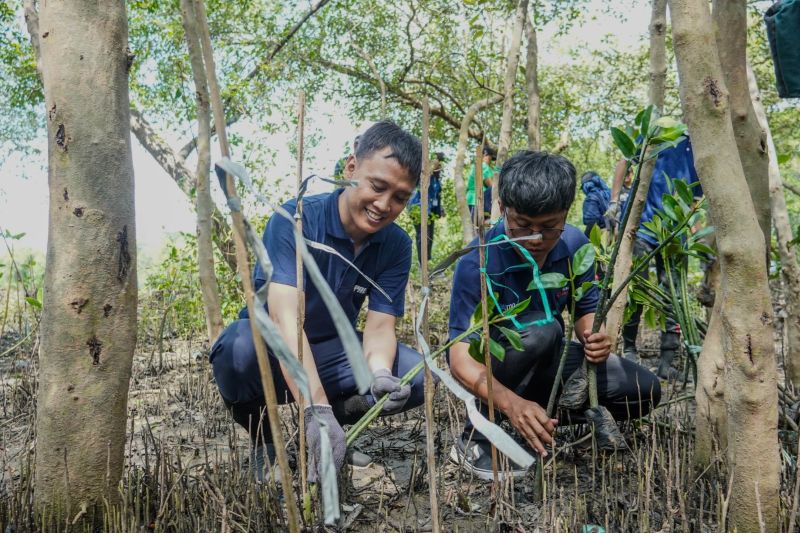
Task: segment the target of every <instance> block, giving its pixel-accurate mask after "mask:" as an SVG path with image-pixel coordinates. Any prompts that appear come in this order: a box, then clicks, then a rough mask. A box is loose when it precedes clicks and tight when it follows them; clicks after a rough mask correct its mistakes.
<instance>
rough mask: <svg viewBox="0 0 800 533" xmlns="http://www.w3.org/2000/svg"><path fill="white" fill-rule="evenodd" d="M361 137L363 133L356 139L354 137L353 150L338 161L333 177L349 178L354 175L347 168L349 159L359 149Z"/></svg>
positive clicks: (338, 178) (339, 178) (337, 178)
mask: <svg viewBox="0 0 800 533" xmlns="http://www.w3.org/2000/svg"><path fill="white" fill-rule="evenodd" d="M360 139H361V135H356V137H355V139H353V152H352V153H350V154H348V155H346V156H344V157H343V158H341V159H339V160H338V161H337V162H336V166H335V167H333V179H336V180H349V179H351V178H352V177H353V175H352V172H348V170H347V161H348V159H350V158H351V157H352V156H353V154H355V153H356V152H357V151H358V141H359V140H360Z"/></svg>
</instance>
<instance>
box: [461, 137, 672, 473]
mask: <svg viewBox="0 0 800 533" xmlns="http://www.w3.org/2000/svg"><path fill="white" fill-rule="evenodd" d="M499 182H500V185H499V187H500V190H499V193H500V208H501V212H502V213H503V216H502V219H501V221H500V222H499V223H498V224H497V225H495V226H494V227H493V228H492V229H491V230H489V231H488V233H487V235H486V240H487V242H491V241H493V240H495V239H500V240H503V239H504V238H518V237H529V238H530V239H528V240H522V241H518V242H516V243H509V242H504V243H502V244H497V245H494V246H490V247H487V248H486V254H487V258H488V259H487V262H486V269H485V271H486V276H487V278H488V280H489V281H490V283H491V287H492V289H493V291H495V292H496V293H497V295H496V302H492V301H491V300H490V302H492V304H493V305H496V307H498V308H499V309H497V310H498V311H501V312H502V311H504V310H506V309H508V308H510V307H513V306H514V305H516V304H517V303H519V302H521V301H523V300H525V299H526V298H529V297H530V298H531V302H530V304H529V306H528V307H527V309H525V311H524V312H523V313H521V315H520V316H517V317H516V321H517V322H516V324H514V326H512V324H511V323H507V324H506V325H507V326H508V327H516V328H517V329H518V331H519V333H520V335H521V337H522V343H523V347H524V349H523V350H521V351H519V350H516V349H514V348H513V347H512V346H511V345H510V344H509V343H508V341H507V340H506V339H505V338H504V336H503V335H502V334H501V332H500V331H499V330H494V329H493V330H492V332H491V336H492V338H493V339H495V340H497V341H498V342H500V343H501V344H503V346H504V348H505V358H504V359H503V360H502V361H500V360H499V359H496V358H492V372H493V377H492V395H493V402H494V407H495V409H496V410H497V411H499V413H498V417H500V418H503V417H504V418H507V419H508V421H509V422H510V423H511V425H512V426H513V427H514V429H515V430H516V431H517V432H518V433H519V435H520V436H521V437H522V438H524V440H525V441H526V442H527V443H528V444H529V445H530V446H531V448H532V449H534V450H535V451H536V452H538V453H539V454H541V455H542V456H546V455H547V451H546V449H545V446H546V445H548V444H550V443H552V442H553V432H554V431H555V427H556V424H558V420H557V419H554V418H549V417H548V416H547V414H546V412H545V408H544V407H543V406H546V405H547V400H548V397H549V394H550V390H551V388H552V386H553V384H554V382H555V376H556V371H557V368H558V364H559V359H560V357H559V356H560V353H561V351H562V347H563V345H564V343H566V342H569V343H570V344H569V350H568V356H567V361H566V366H565V370H564V374H563V378H562V380H563V381H566V379H567V378H569V376H570V375H571V374H572V373H573V372H574V371H575V370H577V369H578V368H579V367H580V366H581V365H582V363H583V361H584V359H585V360H588V361H590V362H592V363H596V364H598V365H599V366H598V372H597V379H598V394H599V397H600V403H601V404H602V405H605V406H606V407H607V408H608V409H609V411H610V412H611V413H612V415H613V416H614V417H615V418H617V419H620V420H621V419H627V418H629V417H639V416H643V415H645V414H647V413H648V412H649V411H650V410H651V409H652V408H653V407H654V406H655V405H656V404H657V403H658V402H659V400H660V397H661V389H660V386H659V382H658V379H657V378H656V377H655V376H654V375H653V374H652V373H651V372H650V371H648V370H647V369H645V368H644V367H642V366H640V365H638V364H636V363H634V362H633V361H629V360H626V359H622V358H620V357H617V356H616V355H613V354H611V352H610V350H611V344H610V340H609V338H608V335H607V334H606V332H605V330H604V329H603V328H601V329H600V331H599V332H597V333H591V329H592V322H593V320H594V314H595V313H594V312H595V308H596V306H597V300H598V290H597V288H596V287H592V288H590V289H589V290H588V291H587V293H586V294H585V296H583V297H582V298H581V299H579V300H578V301H577V302H576V303H575V316H574V317H573V318H574V320H575V334H576V337H577V339H578V340H577V342H575V341H572V339H564V338H563V331H564V324H563V322H562V319H561V313H562V311H564V309H566V308H567V306H569V305H570V302H571V299H572V298H573V294H571V291H570V288H569V286H567V287H564V288H561V289H549V290H546V291H545V292H546V299H544V300H543V299H542V298H540V293H539V291H538V290H536V289H532V290H531V289H529V285H530V284H531V281H532V280H533V279H534V278H533V269H534V265H533V264H532V263H535V265H536V268H538V270H539V272H540V273H542V274H547V273H560V274H563V275H565V276H566V275H567V274H568V272H569V266H568V265H569V264H570V262H571V260H572V257H573V256H574V254H575V253H576V251H577V250H578V249H579V248H580V247H581V246H583V245H584V244H585V243H587V242H589V241H588V239H587V238H586V236H585V235H584V234H583V232H581V231H580V230H579V229H578V228H576V227H574V226H571V225H569V224H567V223H566V219H567V212H568V211H569V208H570V206H571V205H572V202H573V201H574V199H575V185H576V183H575V182H576V179H575V167H574V166H573V165H572V163H570V162H569V161H568V160H567V159H566V158H564V157H562V156H559V155H555V154H549V153H546V152H532V151H527V150H526V151H521V152H518V153H517V154H515V155H514V156H513V157H512V158H511V159H509V160H508V161H506V163H505V164H504V165H503V168H502V170H501V172H500V180H499ZM473 244H475V243H474V242H473ZM528 256H530V259H529V258H528ZM480 276H481V271H480V264H479V258H478V251H477V250H472V251H471V252H469V253H467V254H466V255H465V256H464V257H462V258H461V259H460V260H459V262H458V264H457V265H456V270H455V274H454V276H453V290H452V294H451V300H450V320H449V337H450V339H454V338H455V337H457V336H459V335H460V334H462V333H463V332H465V331H466V330H467V329H469V327H470V321H471V316H472V313H473V311H474V310H475V308H476V306H477V305H478V304H479V302H480V299H481V293H480ZM594 278H595V272H594V269H593V268H590V269H589V270H588V271H587V272H586V273H585V274H583V275H582V276H580V279H579V280H578V281H577V283H576V286H579V285H580V284H581V283H583V282H584V281H591V280H593V279H594ZM548 310H549V313H550V317H551V319H549V320H548ZM449 363H450V371H451V372H452V374H453V376H455V377H456V378H457V379H458V380H459V381H461V382H462V383H463V384H464V385H465V386H466V387H467V388H469V389H470V390H471V391H472V392H473V393H474V394H475V395H476V396H477V397H478V398H479V399H480V400H481V401H482V402H483V404H482V407H483V409H484V411H488V408H487V407H486V402H487V401H488V390H489V388H488V386H489V384H488V379H487V373H486V368H485V366H484V365H483V363H480V362H477V361H476V360H474V359H473V358H472V357H471V356H470V355H469V344H468V342H467V341H464V342H459V343H457V344H455V345H454V346H453V347H452V348H451V349H450V353H449ZM562 384H563V383H562ZM568 414H569V417H570V420H572V421H573V422H578V421H582V420H583V418H582V414H581V413H573V412H570V413H568ZM490 449H491V447H490V444H489V442H488V441H487V440H486V438H485V437H484V436H483V435H482V434H480V433H479V432H477V431H476V430H474V428H473V427H472V425H471V424H470V423H467V424H466V426H465V428H464V431H463V434H462V435H461V436H460V438H458V439H457V441H456V443H455V445H454V446H453V448H452V450H451V452H450V457H451V459H452V460H453V461H455V462H457V463H459V464H460V465H462V467H463V468H465V469H466V470H468V471H470V472H472V473H473V474H474V475H475V476H477V477H478V478H481V479H485V480H489V479H492V466H491V453H490ZM524 473H525V471H524V469H522V468H521V467H519V466H518V465H514V464H510V465H509V468H508V469H506V475H511V476H514V477H518V476H521V475H523V474H524Z"/></svg>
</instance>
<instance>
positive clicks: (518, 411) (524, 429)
mask: <svg viewBox="0 0 800 533" xmlns="http://www.w3.org/2000/svg"><path fill="white" fill-rule="evenodd" d="M505 414H506V416H508V419H509V420H510V421H511V425H513V426H514V428H515V429H516V430H517V431H518V432H519V434H520V435H522V436H523V437H524V438H525V440H526V441H527V442H528V444H530V446H531V448H533V449H534V450H536V451H537V452H538V453H539V455H541V456H542V457H547V450H546V449H545V445H546V444H552V443H553V432H554V431H555V430H556V424H558V420H557V419H555V418H548V417H547V413H546V412H545V410H544V409H542V407H541V406H540V405H539V404H538V403H536V402H532V401H530V400H525V399H524V398H519V399H517V400H515V401H514V402H513V403H512V404H511V407H510V408H509V409H508V410H507V411H506V413H505Z"/></svg>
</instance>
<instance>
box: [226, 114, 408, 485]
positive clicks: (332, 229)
mask: <svg viewBox="0 0 800 533" xmlns="http://www.w3.org/2000/svg"><path fill="white" fill-rule="evenodd" d="M421 165H422V150H421V146H420V143H419V140H418V139H417V138H416V137H414V136H413V135H411V134H409V133H407V132H405V131H404V130H402V129H401V128H400V127H398V126H397V125H396V124H394V123H393V122H388V121H385V122H379V123H377V124H375V125H374V126H372V127H371V128H369V129H368V130H367V131H366V132H365V133H364V134H363V135H362V136H361V138H360V142H359V145H358V149H357V150H356V153H355V154H354V155H351V156H350V157H349V158H348V161H347V171H348V172H349V173H351V175H352V179H353V181H354V182H356V185H355V186H354V187H346V188H344V189H343V190H342V189H340V190H337V191H335V192H332V193H327V194H320V195H316V196H310V197H307V198H306V199H305V200H303V234H304V236H305V237H306V238H307V239H309V240H312V241H316V242H320V243H324V244H326V245H328V246H330V247H333V248H334V249H336V250H337V251H338V252H339V253H341V254H342V255H343V256H344V257H346V258H347V259H348V260H349V261H351V262H352V263H353V264H355V265H356V267H358V269H359V270H360V271H361V272H363V274H364V275H366V276H368V277H369V278H370V279H372V280H373V281H375V282H376V283H377V284H378V285H379V286H380V287H381V288H382V289H383V291H384V292H385V293H386V295H388V298H387V297H386V296H385V295H383V294H381V292H379V291H377V290H376V289H375V288H374V287H373V286H372V285H371V284H370V283H368V282H367V281H366V280H365V279H364V277H363V276H362V275H361V274H359V273H358V272H357V271H356V270H355V269H354V268H353V267H352V266H350V265H348V264H347V263H346V262H345V261H343V260H342V259H341V258H340V257H337V256H335V255H333V254H329V253H326V252H323V251H320V250H316V249H312V253H313V255H314V258H315V259H316V262H317V264H318V265H319V268H320V270H321V272H322V273H323V275H324V276H325V279H326V281H327V282H328V284H329V285H330V286H331V289H332V290H333V292H334V293H335V294H336V297H337V299H338V300H339V303H340V304H341V305H342V308H343V310H344V312H345V314H346V315H347V318H348V319H349V320H350V322H351V323H352V324H353V326H354V327H355V323H356V318H357V316H358V313H359V310H360V309H361V306H362V304H363V303H364V300H365V299H369V305H368V311H367V316H366V324H365V327H364V331H363V348H364V354H365V356H366V358H367V363H368V365H369V368H370V370H371V371H372V372H373V375H374V378H375V380H374V382H373V385H372V388H371V391H370V394H368V395H365V396H361V395H359V394H358V391H357V388H356V383H355V379H354V377H353V372H352V369H351V368H350V365H349V363H348V360H347V356H346V354H345V351H344V349H343V347H342V343H341V340H340V339H339V337H338V336H337V333H336V329H335V328H334V325H333V321H332V319H331V316H330V314H329V313H328V310H327V308H326V307H325V304H324V303H323V302H322V299H321V296H320V294H319V292H318V291H317V290H316V288H315V286H314V284H313V283H311V282H310V280H309V279H308V275H307V274H306V276H305V278H304V285H303V286H304V288H305V301H306V315H305V327H304V337H305V339H304V340H305V343H304V344H305V348H304V353H305V354H313V357H309V356H308V355H306V357H304V358H303V366H304V368H305V370H306V373H307V374H308V378H309V385H310V388H311V395H312V397H311V398H304V399H303V400H304V402H305V405H303V406H302V408H304V409H306V410H308V409H310V405H311V404H312V403H313V404H314V406H315V408H316V411H317V414H318V415H321V416H322V417H323V418H324V419H325V421H326V422H327V423H328V425H329V427H330V428H331V430H330V433H331V443H332V446H333V451H334V460H335V461H336V462H337V467H341V465H342V462H343V460H344V455H345V453H344V451H345V437H344V431H343V430H342V428H341V424H345V423H353V422H355V421H356V420H357V419H358V418H360V417H361V415H363V414H364V413H365V412H366V411H367V409H369V407H370V406H371V405H373V404H374V403H375V400H376V399H378V398H380V397H382V396H384V395H386V394H388V395H389V401H387V402H386V403H385V404H384V407H383V411H382V412H383V414H394V413H399V412H401V411H404V410H406V409H410V408H412V407H416V406H418V405H420V404H422V402H423V378H422V377H421V375H420V377H418V378H417V379H415V380H413V381H412V382H411V383H410V384H408V385H404V386H400V384H399V378H398V377H397V376H402V375H403V374H405V372H406V371H408V370H410V369H411V368H413V367H414V366H416V365H417V363H419V362H420V361H421V360H422V359H421V356H420V354H419V353H417V352H416V351H414V350H412V349H411V348H409V347H408V346H405V345H403V344H399V343H398V342H397V337H396V335H395V322H396V320H397V317H399V316H402V315H403V307H404V303H405V298H404V296H405V287H406V282H407V281H408V273H409V268H410V266H411V239H410V238H409V236H408V235H407V234H406V233H405V231H403V230H402V229H401V228H400V227H399V226H397V225H396V224H393V222H394V220H395V219H396V218H397V216H398V215H399V214H400V213H401V212H402V211H403V209H404V208H405V205H406V202H407V201H408V199H409V198H410V197H411V195H412V194H413V193H414V189H415V187H416V186H417V182H418V180H419V176H420V172H421ZM283 207H284V208H285V209H286V210H287V211H289V212H290V213H294V212H295V208H296V202H295V201H294V200H292V201H289V202H287V203H286V204H284V206H283ZM293 228H294V226H293V224H292V222H290V221H289V220H287V219H285V218H284V217H281V216H273V217H271V218H270V220H269V223H268V224H267V227H266V229H265V230H264V237H263V240H264V244H265V245H266V248H267V252H268V253H269V256H270V259H271V260H272V263H273V266H274V272H273V275H272V283H271V284H270V287H269V296H268V300H267V310H268V311H269V314H270V317H271V318H272V320H274V321H275V323H276V324H277V325H278V327H279V329H280V330H281V333H282V334H283V337H284V339H285V340H286V342H287V344H288V345H289V346H290V347H291V348H292V349H293V350H296V346H297V341H296V339H297V289H296V285H297V281H296V270H295V268H296V266H295V241H294V234H293V231H294V229H293ZM254 277H255V285H256V288H258V287H260V286H261V285H263V284H264V282H265V278H264V274H263V272H262V270H261V269H260V268H259V267H257V268H256V270H255V275H254ZM210 359H211V363H212V365H213V368H214V377H215V378H216V381H217V385H218V386H219V390H220V394H221V395H222V398H223V400H224V401H225V405H226V406H227V407H228V408H229V409H230V410H231V413H232V415H233V418H234V420H235V421H236V422H237V423H239V424H240V425H242V426H243V427H244V428H246V429H248V431H249V432H250V435H251V438H252V441H253V445H254V451H255V453H254V456H253V462H252V463H251V466H252V469H253V471H254V475H255V476H256V478H257V479H259V480H261V479H263V475H264V471H265V466H264V463H265V461H264V456H265V454H266V456H267V457H268V458H269V459H270V462H271V460H272V459H273V458H274V449H273V448H272V444H271V437H270V435H269V424H268V423H267V420H266V413H265V410H264V407H265V402H264V396H263V392H262V388H261V381H260V378H259V372H258V362H257V360H256V355H255V348H254V346H253V338H252V336H251V333H250V325H249V322H248V318H247V312H246V309H245V310H243V311H242V313H240V319H239V320H237V321H236V322H234V323H232V324H230V325H229V326H228V327H227V328H226V329H225V331H224V332H223V333H222V335H220V338H219V339H218V340H217V342H216V343H215V344H214V347H213V348H212V351H211V354H210ZM270 363H271V365H272V373H273V376H274V379H275V388H276V391H277V394H278V400H279V402H281V403H286V402H291V401H294V399H295V398H297V397H298V391H297V387H296V385H295V384H294V382H293V381H292V380H291V378H290V377H289V376H288V375H287V374H286V373H285V372H283V370H282V368H281V366H280V365H279V364H278V362H277V360H276V359H275V358H274V357H272V355H271V354H270ZM306 414H307V416H306V417H305V421H306V431H307V434H308V440H309V450H308V453H309V456H313V457H318V456H319V455H318V454H319V450H318V449H314V448H315V446H316V447H317V448H318V446H319V439H318V438H316V437H318V435H319V431H320V428H319V427H318V423H317V421H316V419H315V418H314V417H312V416H310V414H309V413H308V411H307V412H306ZM262 416H263V417H264V420H262ZM312 454H313V455H312ZM360 460H361V461H364V458H363V457H362V458H361V459H360ZM367 460H368V458H367ZM309 463H311V461H309ZM310 474H315V473H313V472H312V473H310Z"/></svg>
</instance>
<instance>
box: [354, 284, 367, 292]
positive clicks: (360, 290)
mask: <svg viewBox="0 0 800 533" xmlns="http://www.w3.org/2000/svg"><path fill="white" fill-rule="evenodd" d="M353 292H357V293H358V294H367V288H366V287H362V286H361V285H356V286H354V287H353Z"/></svg>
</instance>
